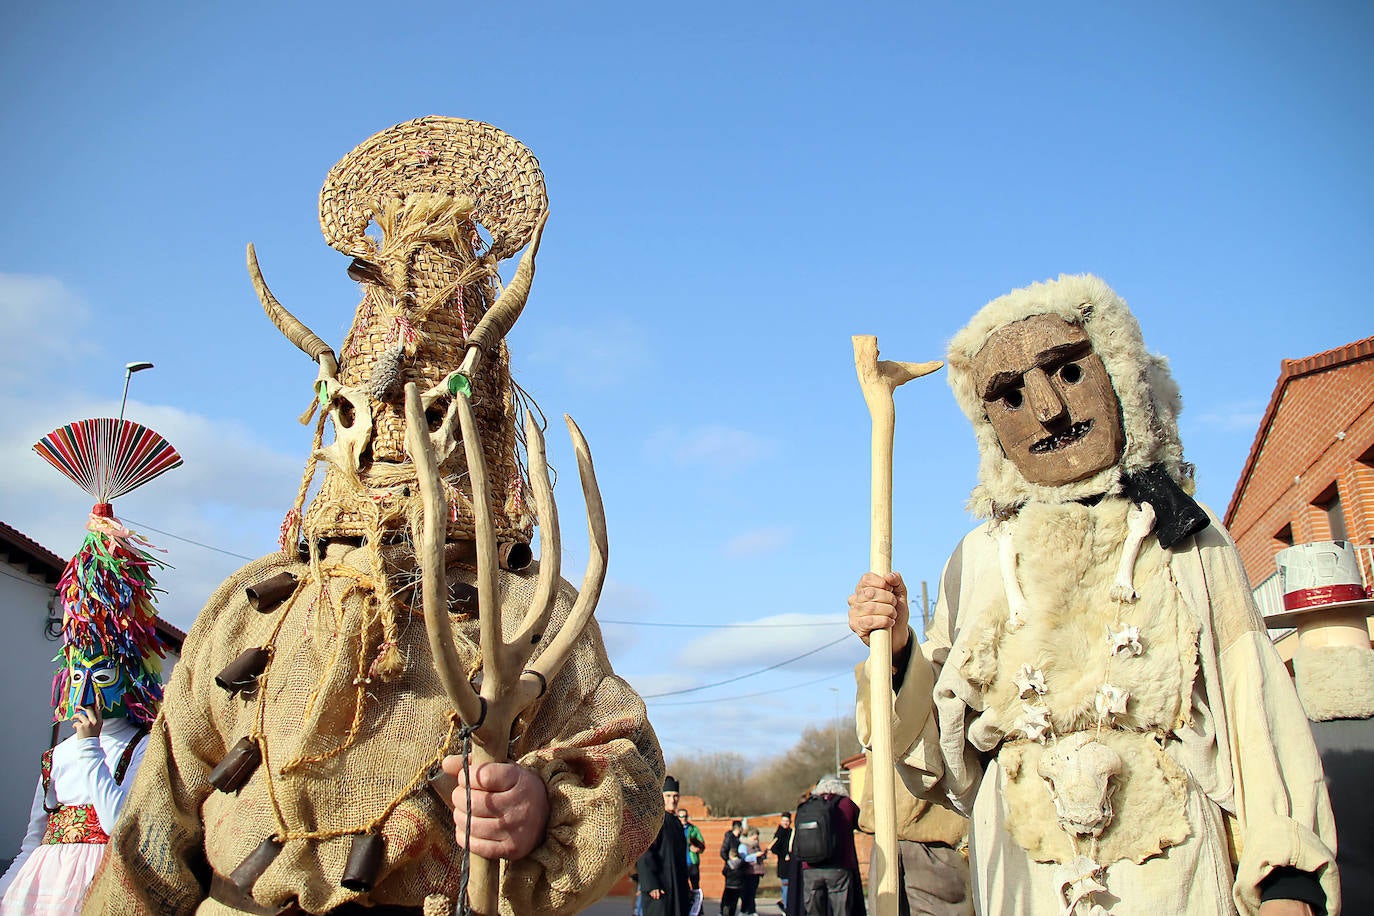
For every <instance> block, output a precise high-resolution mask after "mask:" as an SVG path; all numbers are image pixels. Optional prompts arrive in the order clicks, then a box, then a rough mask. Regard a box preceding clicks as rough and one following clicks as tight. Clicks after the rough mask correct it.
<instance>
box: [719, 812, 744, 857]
mask: <svg viewBox="0 0 1374 916" xmlns="http://www.w3.org/2000/svg"><path fill="white" fill-rule="evenodd" d="M743 832H744V821H742V820H740V819H739V818H735V819H734V820H733V821H731V822H730V829H729V830H727V831H725V838H724V839H722V840H721V841H720V860H721V861H722V862H729V861H730V853H731V851H734V852H739V838H740V834H741V833H743Z"/></svg>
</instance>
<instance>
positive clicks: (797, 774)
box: [668, 716, 860, 817]
mask: <svg viewBox="0 0 1374 916" xmlns="http://www.w3.org/2000/svg"><path fill="white" fill-rule="evenodd" d="M837 746H838V750H839V756H840V759H841V760H843V759H845V758H847V757H851V756H853V755H854V754H857V753H858V752H859V750H860V747H859V741H858V739H857V738H856V737H855V735H854V717H853V716H849V717H848V718H845V719H841V720H839V721H838V722H835V721H832V722H828V723H826V724H825V725H822V726H814V727H811V728H807V729H806V730H805V731H804V732H802V736H801V738H800V739H799V740H798V741H797V743H796V744H795V745H793V747H792V748H791V749H790V750H788V751H785V752H784V753H782V754H779V755H777V756H775V757H770V758H768V759H766V760H761V761H756V762H755V763H753V764H752V765H751V764H750V763H749V761H747V760H746V759H745V758H744V757H742V756H741V755H739V754H734V753H712V754H694V755H691V756H686V757H674V758H673V759H672V760H670V761H669V762H668V772H670V773H672V774H673V775H674V776H676V777H677V778H678V780H679V781H680V782H681V783H682V787H683V790H684V791H685V792H687V793H689V794H692V795H699V796H701V798H702V800H703V801H705V802H706V804H707V805H708V806H710V808H711V813H712V814H713V815H715V816H717V817H737V816H740V817H742V816H745V815H750V814H766V813H771V812H774V811H791V810H793V809H794V808H795V807H796V806H797V800H798V798H800V796H801V794H802V793H803V792H805V791H806V790H807V789H809V788H811V787H812V786H814V785H815V784H816V780H818V779H820V777H822V776H824V775H825V774H826V773H833V772H835V754H836V748H837Z"/></svg>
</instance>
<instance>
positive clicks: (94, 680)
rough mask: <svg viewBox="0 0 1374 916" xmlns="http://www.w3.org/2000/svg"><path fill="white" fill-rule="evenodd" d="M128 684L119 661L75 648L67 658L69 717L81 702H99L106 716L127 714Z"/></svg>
mask: <svg viewBox="0 0 1374 916" xmlns="http://www.w3.org/2000/svg"><path fill="white" fill-rule="evenodd" d="M125 686H126V684H125V678H124V672H123V671H122V670H120V667H119V663H118V662H117V661H115V660H114V659H112V658H110V657H108V656H106V655H97V656H95V657H93V658H87V657H86V656H85V655H84V654H83V653H81V652H79V651H73V652H72V654H71V657H70V660H69V662H68V683H67V705H68V707H69V708H68V710H67V718H70V717H71V713H73V712H75V711H76V709H77V707H79V706H95V705H97V704H98V705H99V706H100V713H101V715H102V716H103V717H104V718H106V719H109V718H115V717H118V716H123V715H127V712H128V711H127V710H126V709H125V707H124V689H125Z"/></svg>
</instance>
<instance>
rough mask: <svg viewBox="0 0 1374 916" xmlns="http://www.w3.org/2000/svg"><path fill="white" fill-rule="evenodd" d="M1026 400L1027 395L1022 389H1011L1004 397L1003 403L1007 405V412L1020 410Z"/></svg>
mask: <svg viewBox="0 0 1374 916" xmlns="http://www.w3.org/2000/svg"><path fill="white" fill-rule="evenodd" d="M1025 400H1026V393H1025V391H1023V390H1022V389H1020V388H1009V389H1007V391H1006V392H1005V393H1003V395H1002V403H1003V404H1004V405H1006V408H1007V410H1019V409H1020V407H1021V405H1022V404H1024V403H1025Z"/></svg>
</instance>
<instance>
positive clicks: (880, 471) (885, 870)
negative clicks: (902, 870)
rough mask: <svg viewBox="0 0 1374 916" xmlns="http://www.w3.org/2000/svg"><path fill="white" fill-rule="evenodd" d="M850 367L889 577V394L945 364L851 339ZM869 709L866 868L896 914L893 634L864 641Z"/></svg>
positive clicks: (877, 544) (882, 906) (888, 915)
mask: <svg viewBox="0 0 1374 916" xmlns="http://www.w3.org/2000/svg"><path fill="white" fill-rule="evenodd" d="M853 340H854V368H855V369H856V370H857V371H858V374H859V388H860V389H861V390H862V391H863V395H864V402H865V403H867V404H868V414H869V416H870V417H871V418H872V420H873V440H872V448H873V489H872V516H871V523H872V542H871V548H870V550H869V561H868V565H869V569H870V570H872V571H873V572H875V573H878V574H879V575H887V574H888V573H890V572H892V435H893V430H894V429H895V428H896V424H897V415H896V409H895V408H894V407H893V404H892V392H893V391H895V390H896V389H897V386H899V385H902V384H904V383H906V382H909V381H911V380H912V379H914V378H920V377H921V376H923V375H929V374H930V373H932V372H934V371H935V370H936V369H939V368H940V367H941V366H943V365H944V363H940V362H932V363H898V362H890V361H887V360H883V361H882V362H879V361H878V338H877V337H874V336H872V335H870V334H860V335H855V337H854V338H853ZM868 688H869V692H868V708H869V717H870V720H871V727H872V734H871V739H870V740H871V742H872V754H871V758H870V759H871V760H872V763H871V765H870V767H869V769H870V770H871V771H872V777H871V778H872V779H873V823H874V837H873V839H874V845H873V848H874V851H875V855H874V857H873V860H872V861H871V862H870V863H869V883H870V885H872V884H874V881H873V872H874V871H875V870H876V871H877V875H878V879H877V882H876V885H877V893H876V895H875V896H874V904H875V905H874V911H875V914H876V916H894V914H896V912H897V893H898V888H897V867H896V862H897V789H896V783H895V778H896V772H897V770H896V761H895V759H894V757H893V753H892V631H891V630H874V631H873V632H872V633H870V634H869V637H868Z"/></svg>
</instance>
